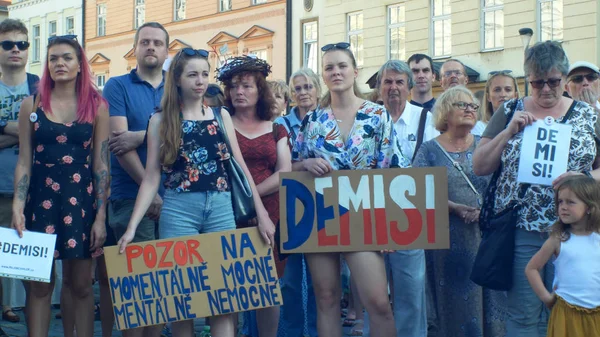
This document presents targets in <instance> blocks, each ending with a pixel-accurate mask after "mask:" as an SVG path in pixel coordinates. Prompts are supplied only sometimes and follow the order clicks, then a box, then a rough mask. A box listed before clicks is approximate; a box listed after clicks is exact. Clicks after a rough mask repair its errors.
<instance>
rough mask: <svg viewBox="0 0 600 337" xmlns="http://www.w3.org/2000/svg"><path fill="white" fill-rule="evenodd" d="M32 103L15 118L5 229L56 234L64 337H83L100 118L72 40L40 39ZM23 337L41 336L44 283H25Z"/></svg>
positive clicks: (103, 108) (98, 187) (98, 224)
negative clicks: (40, 62)
mask: <svg viewBox="0 0 600 337" xmlns="http://www.w3.org/2000/svg"><path fill="white" fill-rule="evenodd" d="M38 92H39V95H36V96H33V97H29V98H27V99H25V100H24V101H23V104H22V105H21V110H20V113H19V159H18V162H17V167H16V169H15V182H16V183H15V196H14V201H13V218H12V227H13V228H15V229H16V230H17V232H18V234H19V236H21V237H22V236H23V231H25V230H29V231H34V232H43V233H49V234H56V250H55V251H54V257H55V258H56V259H61V260H62V261H63V269H62V273H63V295H65V294H69V296H68V298H66V297H65V296H63V298H62V300H61V302H62V303H61V304H62V305H63V306H65V307H68V308H65V310H63V321H64V322H63V327H64V334H65V336H67V337H70V336H73V326H72V323H73V322H75V330H77V336H79V337H91V336H93V330H94V294H93V291H92V283H91V282H90V275H91V271H92V257H93V256H95V254H98V253H100V252H101V250H100V248H101V247H102V245H103V244H104V240H105V238H106V228H105V225H104V222H105V219H106V192H107V190H108V186H109V185H108V177H109V175H108V133H109V125H108V118H109V116H108V110H107V103H106V101H104V99H103V98H102V96H100V94H99V93H98V91H97V88H96V87H95V86H94V83H93V80H92V75H91V71H90V67H89V64H88V62H87V58H86V56H85V53H84V51H83V48H82V47H81V45H80V44H79V43H78V42H77V37H76V36H75V35H65V36H58V37H51V38H50V39H48V53H47V62H46V66H45V69H44V74H43V76H42V79H41V81H40V84H39V90H38ZM27 283H28V285H27V288H28V292H27V308H26V310H27V312H26V313H27V314H26V317H27V329H28V332H29V336H31V337H41V336H48V329H49V324H50V299H51V296H52V289H53V288H54V279H53V280H52V281H51V283H42V282H34V281H29V282H27Z"/></svg>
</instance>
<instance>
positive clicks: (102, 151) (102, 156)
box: [100, 140, 108, 167]
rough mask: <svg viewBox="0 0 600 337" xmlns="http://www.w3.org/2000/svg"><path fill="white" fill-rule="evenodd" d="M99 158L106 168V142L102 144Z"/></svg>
mask: <svg viewBox="0 0 600 337" xmlns="http://www.w3.org/2000/svg"><path fill="white" fill-rule="evenodd" d="M100 158H102V162H103V163H104V165H106V167H108V140H105V141H103V142H102V146H101V147H100Z"/></svg>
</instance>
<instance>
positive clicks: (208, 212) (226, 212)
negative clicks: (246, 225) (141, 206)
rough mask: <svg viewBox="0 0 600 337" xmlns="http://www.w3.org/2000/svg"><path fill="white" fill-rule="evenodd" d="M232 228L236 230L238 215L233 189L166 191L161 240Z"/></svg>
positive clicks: (159, 225)
mask: <svg viewBox="0 0 600 337" xmlns="http://www.w3.org/2000/svg"><path fill="white" fill-rule="evenodd" d="M232 229H235V218H234V216H233V207H232V206H231V192H217V191H207V192H175V191H173V190H166V191H165V196H164V197H163V206H162V212H161V213H160V220H159V223H158V237H159V238H160V239H170V238H176V237H180V236H187V235H197V234H203V233H213V232H221V231H227V230H232Z"/></svg>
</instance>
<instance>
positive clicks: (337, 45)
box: [321, 42, 350, 51]
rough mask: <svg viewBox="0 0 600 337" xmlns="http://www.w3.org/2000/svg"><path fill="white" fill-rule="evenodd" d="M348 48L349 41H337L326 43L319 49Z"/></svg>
mask: <svg viewBox="0 0 600 337" xmlns="http://www.w3.org/2000/svg"><path fill="white" fill-rule="evenodd" d="M348 48H350V43H348V42H338V43H330V44H326V45H324V46H323V47H322V48H321V51H328V50H332V49H348Z"/></svg>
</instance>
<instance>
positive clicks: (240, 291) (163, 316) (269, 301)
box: [104, 227, 283, 330]
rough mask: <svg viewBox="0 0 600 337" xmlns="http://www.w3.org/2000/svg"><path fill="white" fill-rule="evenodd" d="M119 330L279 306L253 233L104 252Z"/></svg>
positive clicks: (271, 266)
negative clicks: (121, 251) (122, 251)
mask: <svg viewBox="0 0 600 337" xmlns="http://www.w3.org/2000/svg"><path fill="white" fill-rule="evenodd" d="M104 254H105V256H106V268H107V272H108V277H109V286H110V292H111V297H112V303H113V312H114V314H115V322H116V323H117V329H119V330H123V329H131V328H137V327H143V326H149V325H156V324H163V323H168V322H175V321H181V320H187V319H194V318H199V317H207V316H216V315H222V314H230V313H234V312H239V311H246V310H253V309H259V308H265V307H270V306H276V305H281V304H283V301H282V299H281V290H280V289H279V282H278V280H277V271H276V270H275V262H274V261H273V252H272V249H271V248H270V247H269V246H267V245H266V244H265V243H264V241H263V240H262V238H261V237H260V234H259V233H258V229H257V228H255V227H254V228H247V229H240V230H232V231H225V232H217V233H210V234H202V235H194V236H185V237H179V238H174V239H167V240H158V241H148V242H140V243H137V244H136V243H132V244H129V245H128V246H127V248H126V251H125V252H124V253H123V254H119V250H118V247H106V248H105V249H104Z"/></svg>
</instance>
